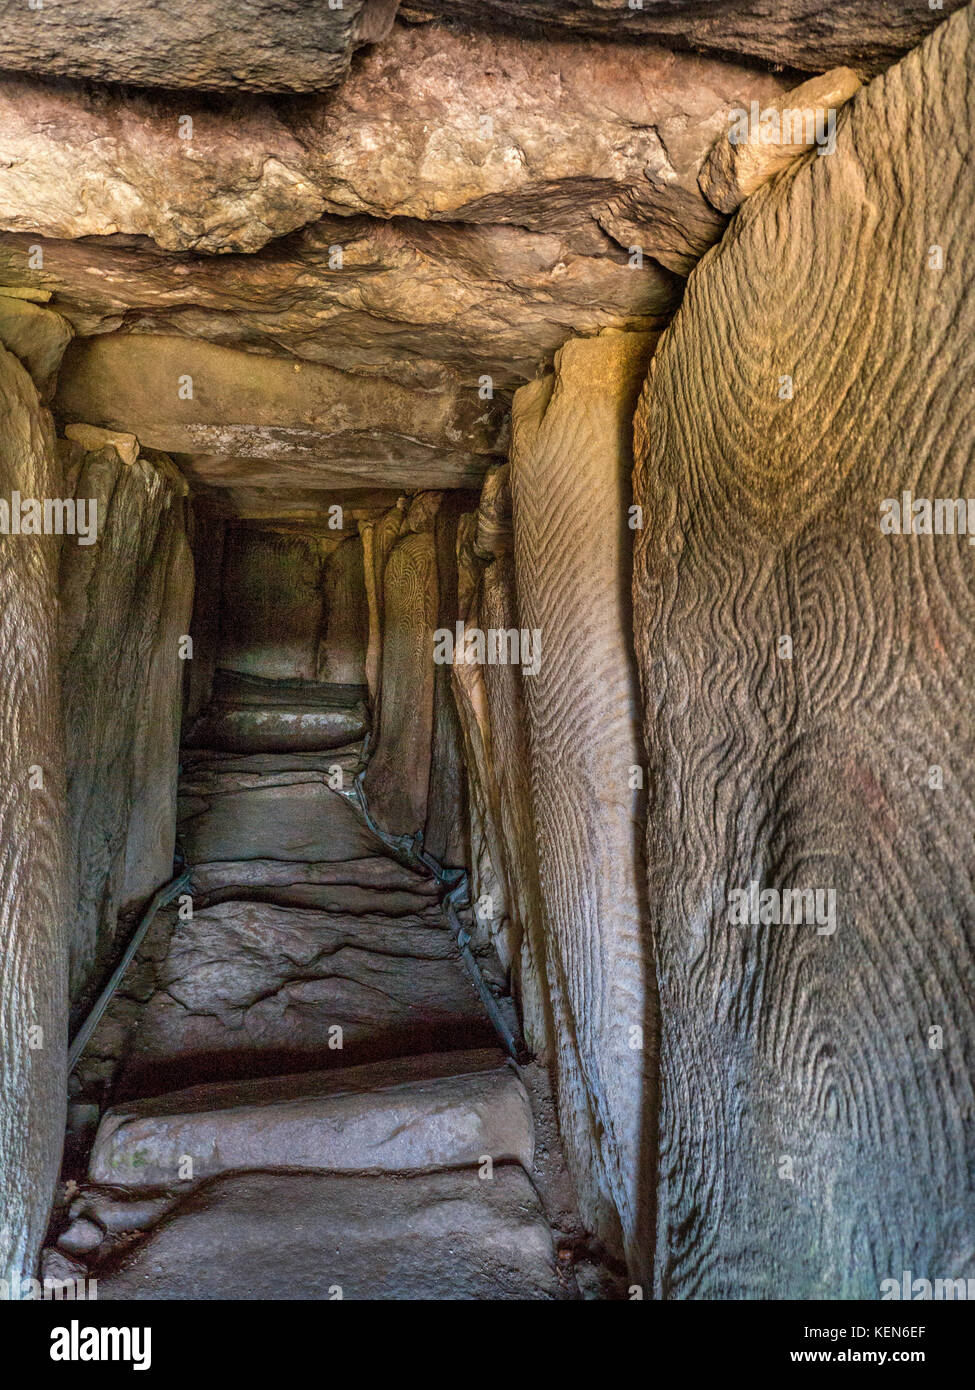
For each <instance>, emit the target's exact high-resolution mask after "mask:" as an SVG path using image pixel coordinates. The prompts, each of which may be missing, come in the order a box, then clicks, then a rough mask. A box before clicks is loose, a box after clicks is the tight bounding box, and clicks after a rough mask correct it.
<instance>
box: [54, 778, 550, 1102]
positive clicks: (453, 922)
mask: <svg viewBox="0 0 975 1390" xmlns="http://www.w3.org/2000/svg"><path fill="white" fill-rule="evenodd" d="M363 776H364V771H363V772H360V773H359V774H358V775H357V776H356V778H355V780H354V781H353V783H352V786H351V787H350V788H345V787H343V788H342V790H341V793H340V794H341V795H342V796H344V797H345V798H346V800H347V801H349V802H350V804H351V805H352V806H354V808H355V809H356V811H357V812H358V814H359V815H360V816H361V818H362V820H363V822H364V824H365V826H366V828H367V829H368V830H369V832H370V833H371V834H372V835H374V836H375V837H376V839H377V840H379V841H380V843H381V844H383V845H385V847H386V848H387V849H388V850H390V851H391V852H392V853H393V855H394V856H395V857H396V858H397V859H399V860H400V861H401V862H404V863H405V864H406V866H407V867H408V868H411V869H420V870H423V869H425V870H426V871H427V873H429V874H432V875H433V877H434V878H435V879H436V880H437V882H438V883H439V884H441V885H442V886H443V887H445V888H446V889H447V890H448V891H447V892H446V893H445V894H444V896H443V898H442V899H441V902H440V906H441V908H442V909H443V913H444V916H445V917H446V919H447V925H448V926H449V928H450V931H451V934H452V935H453V938H454V941H455V942H456V943H457V949H458V951H459V952H460V957H461V960H462V961H463V962H464V968H465V969H466V970H467V973H468V975H469V976H470V978H471V981H472V983H473V985H474V988H475V990H476V991H477V995H478V998H479V999H480V1001H481V1003H482V1004H483V1006H484V1011H485V1013H486V1014H487V1016H488V1018H489V1019H490V1020H491V1024H492V1026H493V1028H494V1031H495V1032H496V1033H497V1035H498V1037H499V1039H500V1040H501V1043H502V1044H503V1046H504V1050H505V1051H506V1052H507V1054H508V1056H509V1057H511V1058H512V1059H513V1060H514V1061H515V1062H518V1063H519V1064H520V1063H523V1062H526V1061H527V1060H528V1056H529V1053H528V1050H527V1048H526V1047H525V1044H524V1042H523V1041H522V1040H521V1038H520V1037H519V1036H518V1035H517V1033H516V1032H515V1030H514V1029H513V1028H512V1027H511V1025H510V1023H509V1022H508V1020H507V1019H506V1018H505V1016H504V1014H503V1013H502V1011H501V1008H500V1006H499V1004H498V1001H497V999H496V998H495V996H494V995H493V994H492V993H491V990H490V989H489V988H488V985H487V981H486V980H485V979H484V976H483V975H482V974H481V968H480V966H479V965H478V963H477V957H476V956H475V955H474V952H473V951H472V950H471V934H470V932H469V931H468V930H467V928H466V927H465V926H464V924H463V922H462V921H461V920H460V917H459V916H458V914H457V909H458V907H461V906H464V905H465V904H466V903H468V902H469V901H470V892H469V881H468V877H467V874H466V872H465V871H464V870H463V869H448V868H445V867H444V865H443V864H441V863H440V862H439V860H437V859H435V858H434V857H433V855H432V854H429V853H428V852H427V851H426V850H425V849H424V848H423V831H422V830H418V831H417V832H416V834H415V835H391V834H390V833H389V832H388V831H386V830H383V828H382V827H381V826H380V825H377V823H376V821H375V820H374V819H373V816H372V812H371V811H370V810H369V802H368V801H367V799H366V793H365V790H364V788H363V785H362V779H363ZM192 875H193V870H192V868H186V869H184V870H183V872H182V873H180V874H178V875H177V876H176V877H175V878H173V879H170V881H169V882H168V883H166V884H164V885H163V887H162V888H160V889H159V891H158V892H157V893H156V894H155V895H154V896H153V898H152V900H151V902H150V903H149V906H148V907H147V908H146V910H145V912H144V913H143V914H142V916H141V917H140V919H139V925H138V926H137V927H136V929H135V931H134V932H133V933H132V936H131V938H130V939H129V943H128V945H127V946H126V948H125V951H124V952H123V954H122V958H121V960H120V961H119V963H118V965H117V966H116V967H115V969H114V970H113V971H112V975H111V978H110V979H109V981H108V983H107V984H106V986H105V988H104V989H103V990H102V992H101V994H100V995H99V996H98V998H97V999H96V1000H95V1003H94V1004H93V1005H92V1007H91V1009H90V1011H89V1013H88V1015H87V1017H86V1018H85V1021H84V1023H82V1025H81V1027H80V1028H79V1029H78V1031H77V1033H76V1034H75V1036H74V1038H73V1039H72V1042H71V1046H70V1047H69V1048H68V1075H69V1076H70V1075H71V1073H72V1071H73V1070H74V1068H75V1066H76V1065H77V1062H78V1058H79V1057H80V1056H81V1054H82V1053H83V1052H84V1050H85V1048H86V1047H87V1046H88V1043H89V1042H90V1041H91V1036H92V1034H93V1033H94V1031H95V1029H96V1028H97V1027H98V1024H99V1022H100V1021H101V1017H102V1015H103V1014H104V1012H105V1010H106V1009H107V1008H108V1005H109V1003H110V1001H111V998H112V995H113V994H114V993H115V991H116V990H117V989H118V987H119V985H120V984H121V983H122V979H123V976H124V975H125V972H126V970H128V968H129V966H130V964H131V963H132V959H133V957H134V956H135V953H136V951H137V950H138V949H139V947H140V946H141V944H142V941H143V939H144V937H145V935H146V932H147V931H148V930H149V928H150V926H151V925H152V921H153V918H154V917H155V915H156V913H157V912H158V911H159V909H160V908H161V907H165V906H166V904H167V903H169V902H172V900H173V898H175V897H177V895H178V894H179V893H181V892H182V891H183V889H184V888H187V887H189V883H190V879H191V878H192Z"/></svg>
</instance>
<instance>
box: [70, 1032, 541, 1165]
mask: <svg viewBox="0 0 975 1390" xmlns="http://www.w3.org/2000/svg"><path fill="white" fill-rule="evenodd" d="M499 1063H500V1065H499ZM486 1068H487V1069H486ZM533 1153H534V1137H533V1120H532V1113H531V1106H530V1104H529V1101H528V1096H527V1093H526V1091H525V1088H524V1086H523V1085H522V1084H521V1082H520V1080H519V1079H518V1077H517V1076H516V1074H515V1072H514V1070H513V1069H512V1068H509V1067H506V1066H505V1065H504V1059H503V1056H501V1055H500V1054H499V1053H498V1052H497V1051H496V1050H494V1049H484V1050H483V1051H480V1052H461V1053H457V1052H451V1053H439V1054H435V1055H433V1056H425V1057H414V1058H405V1059H400V1060H397V1061H393V1062H380V1063H374V1064H372V1065H370V1066H364V1067H353V1068H348V1069H342V1070H339V1071H332V1072H317V1073H311V1074H306V1075H300V1076H285V1077H273V1078H268V1079H267V1080H262V1081H246V1082H231V1083H229V1084H224V1085H216V1086H194V1087H192V1088H190V1089H189V1090H185V1091H179V1092H177V1093H176V1094H174V1095H165V1096H158V1097H157V1098H155V1099H154V1100H141V1101H134V1102H131V1103H129V1104H127V1105H121V1106H116V1107H115V1108H114V1109H112V1110H109V1111H108V1112H107V1113H106V1114H105V1115H104V1116H103V1118H102V1121H101V1124H100V1126H99V1129H98V1135H97V1138H96V1140H95V1145H94V1148H93V1150H92V1155H91V1161H90V1165H89V1173H88V1176H89V1180H90V1181H91V1182H93V1183H102V1184H105V1185H107V1186H112V1187H126V1188H142V1189H151V1188H162V1187H171V1186H172V1185H174V1184H176V1183H178V1182H179V1181H181V1180H182V1181H186V1180H188V1179H191V1180H199V1179H202V1178H211V1177H216V1176H217V1175H218V1174H220V1173H228V1172H242V1171H246V1170H248V1169H260V1170H261V1171H264V1172H273V1171H281V1170H288V1169H291V1170H295V1169H303V1170H306V1171H319V1172H360V1173H378V1172H409V1171H415V1172H419V1171H423V1170H429V1169H437V1168H460V1167H468V1166H471V1165H476V1164H478V1163H480V1162H482V1161H483V1158H484V1156H485V1155H489V1156H490V1157H491V1159H492V1160H493V1162H494V1163H496V1164H500V1163H508V1162H515V1163H520V1164H521V1165H522V1167H524V1168H526V1169H530V1168H531V1164H532V1158H533ZM187 1160H191V1164H192V1166H191V1167H190V1166H189V1165H188V1163H187Z"/></svg>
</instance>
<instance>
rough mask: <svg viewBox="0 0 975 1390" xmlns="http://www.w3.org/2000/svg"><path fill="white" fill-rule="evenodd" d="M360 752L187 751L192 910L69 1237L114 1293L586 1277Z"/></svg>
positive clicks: (300, 1290)
mask: <svg viewBox="0 0 975 1390" xmlns="http://www.w3.org/2000/svg"><path fill="white" fill-rule="evenodd" d="M356 753H357V749H354V748H349V747H346V748H343V749H341V750H338V751H337V752H335V751H332V752H329V751H325V752H324V753H320V754H317V755H316V754H309V753H303V752H300V751H298V752H294V753H291V754H277V755H272V754H243V755H241V754H226V753H223V752H220V751H218V750H212V749H210V750H199V751H196V752H191V751H189V750H187V752H186V753H185V755H184V756H185V768H184V773H183V777H182V780H181V786H180V793H181V797H180V806H181V828H182V831H183V835H184V842H185V844H186V846H187V848H188V849H189V850H190V851H191V857H192V858H193V860H194V863H195V872H194V878H193V884H192V890H193V911H192V916H191V917H188V918H186V917H185V914H184V915H181V913H180V909H179V907H178V906H174V907H172V908H170V909H167V910H165V911H164V913H163V914H161V916H160V917H159V918H158V919H157V923H156V926H155V929H154V930H153V932H152V934H151V936H150V938H148V939H147V941H146V943H145V946H144V949H143V951H142V952H141V954H140V956H139V957H138V959H137V961H136V963H135V964H134V966H133V969H132V971H131V972H130V978H129V979H128V980H127V981H126V983H125V985H124V986H123V989H122V992H121V994H120V995H119V996H117V998H116V1001H115V1002H114V1004H113V1006H112V1008H111V1009H110V1011H109V1013H108V1014H107V1015H106V1017H105V1018H104V1019H103V1021H102V1024H101V1026H100V1028H99V1031H98V1032H97V1033H96V1035H95V1038H94V1041H93V1043H92V1046H91V1048H90V1049H89V1055H88V1057H87V1058H86V1060H85V1062H84V1063H83V1065H82V1068H81V1075H82V1077H83V1080H84V1082H85V1084H87V1085H88V1086H89V1087H90V1088H94V1090H96V1091H97V1090H98V1089H99V1087H101V1088H104V1086H105V1085H106V1084H107V1083H108V1082H109V1079H111V1085H112V1093H113V1096H114V1098H115V1103H114V1104H113V1105H112V1106H111V1107H110V1108H109V1109H108V1110H107V1111H106V1112H105V1113H104V1115H103V1116H102V1119H101V1122H100V1124H99V1126H98V1131H97V1136H96V1137H95V1141H94V1146H93V1148H92V1151H91V1157H90V1161H89V1166H88V1174H87V1180H86V1181H85V1182H84V1183H83V1184H82V1187H81V1190H80V1194H79V1195H77V1196H76V1197H75V1199H74V1201H73V1204H72V1206H71V1209H70V1212H69V1213H68V1214H67V1226H66V1228H65V1229H64V1230H63V1231H62V1233H61V1236H60V1240H59V1243H58V1246H57V1248H56V1250H53V1251H49V1252H48V1255H47V1265H48V1267H49V1268H51V1269H55V1270H57V1269H60V1270H62V1271H63V1270H64V1269H65V1267H66V1265H65V1261H69V1260H70V1261H74V1262H76V1263H77V1262H81V1261H83V1262H84V1266H85V1268H86V1269H87V1271H88V1273H89V1274H90V1275H93V1276H94V1277H96V1278H97V1280H98V1291H99V1297H100V1298H103V1299H116V1298H124V1299H130V1298H205V1299H214V1298H253V1299H267V1298H322V1299H327V1298H335V1297H339V1296H341V1297H343V1298H361V1299H376V1298H422V1297H429V1298H447V1299H450V1298H476V1299H483V1298H489V1299H498V1298H500V1299H515V1298H517V1299H524V1298H529V1299H555V1298H564V1297H568V1296H571V1295H572V1293H573V1286H572V1285H570V1284H569V1283H568V1282H567V1281H566V1280H565V1279H564V1278H561V1277H560V1275H559V1273H558V1268H557V1261H556V1247H555V1241H554V1238H553V1233H552V1230H551V1228H550V1225H549V1220H548V1217H547V1215H546V1211H545V1208H544V1207H543V1204H542V1202H541V1200H540V1198H539V1195H538V1192H537V1191H536V1189H535V1186H534V1185H533V1181H532V1175H533V1174H534V1173H535V1121H534V1116H533V1111H532V1104H531V1102H530V1100H529V1094H528V1091H527V1090H526V1086H525V1084H524V1082H523V1080H522V1079H521V1076H520V1075H519V1070H518V1068H516V1067H515V1066H514V1065H513V1064H512V1063H511V1062H510V1061H509V1060H508V1059H507V1058H506V1056H505V1054H504V1052H503V1051H501V1050H500V1049H499V1047H498V1045H497V1038H496V1037H495V1034H494V1032H493V1029H492V1027H491V1024H490V1022H489V1020H488V1018H487V1015H486V1014H485V1012H484V1010H483V1008H482V1006H481V1004H480V1001H479V999H478V997H477V995H476V992H475V990H474V988H473V986H472V983H471V981H470V979H469V978H468V976H467V975H466V973H465V971H464V968H463V965H462V964H461V961H460V957H459V954H458V950H457V946H456V944H455V941H454V937H453V935H452V932H451V931H450V929H449V927H448V925H447V924H446V921H445V918H444V916H443V913H442V911H441V909H440V905H439V896H440V893H439V890H438V888H437V886H436V881H435V880H434V879H433V878H432V877H430V876H428V875H422V874H420V873H418V872H416V871H414V870H413V869H410V868H408V867H405V866H404V865H402V864H400V863H397V862H396V861H395V860H394V859H391V858H389V857H387V856H386V855H385V854H384V853H383V852H382V849H383V847H382V845H381V844H380V843H379V842H378V841H377V840H376V838H375V837H374V836H372V835H370V834H369V833H368V832H367V831H366V830H365V828H364V826H363V824H362V821H361V819H359V818H358V817H357V816H356V815H355V813H354V812H353V810H352V809H351V807H350V803H349V802H348V800H346V798H345V797H343V796H342V795H341V794H340V793H339V792H338V791H335V790H332V789H330V788H329V786H328V785H327V780H326V779H327V776H328V771H327V770H328V768H329V767H334V766H335V763H336V758H338V759H339V760H340V762H341V764H342V765H343V766H344V767H345V768H346V769H347V770H348V771H349V773H350V774H351V773H354V772H355V771H357V770H358V763H357V760H356ZM483 964H484V968H485V970H486V971H487V972H488V973H489V974H490V972H491V969H492V967H491V963H490V961H489V960H488V959H486V958H485V959H484V962H483ZM494 972H495V973H494V978H495V980H496V983H497V985H498V986H499V987H500V985H501V983H502V982H501V980H500V978H499V977H498V975H497V967H494ZM71 1267H72V1268H73V1267H74V1266H73V1265H72V1266H71ZM339 1291H340V1292H339Z"/></svg>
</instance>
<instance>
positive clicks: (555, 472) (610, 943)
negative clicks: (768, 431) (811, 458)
mask: <svg viewBox="0 0 975 1390" xmlns="http://www.w3.org/2000/svg"><path fill="white" fill-rule="evenodd" d="M652 345H653V339H652V338H648V337H646V336H644V335H625V334H608V335H606V336H604V337H600V338H595V339H589V340H585V341H576V342H572V343H569V344H568V345H567V346H566V347H564V348H563V349H562V351H561V352H560V353H559V354H558V356H557V358H556V372H555V375H554V378H553V377H548V378H543V379H542V380H541V381H539V382H538V383H536V384H533V385H531V386H526V387H522V389H521V390H520V391H519V392H518V393H517V394H516V396H515V401H514V412H513V414H514V423H513V441H512V451H511V492H512V501H513V517H514V540H515V552H514V553H515V571H516V576H517V596H518V610H519V615H520V619H521V622H520V627H521V628H522V629H528V630H529V631H531V632H533V633H534V634H535V641H536V643H538V644H540V645H539V648H538V651H537V654H536V661H535V663H534V664H535V666H536V668H537V669H536V670H534V671H533V672H531V674H526V676H525V681H524V698H525V708H526V712H527V716H528V719H527V723H528V740H527V742H528V752H529V763H530V786H531V804H532V813H533V818H534V827H535V836H536V842H537V854H538V880H539V887H540V890H541V898H542V917H543V922H544V933H545V951H546V961H545V969H546V980H547V981H548V982H550V983H549V994H550V997H553V998H557V999H558V1006H557V1008H558V1009H559V1010H560V1012H557V1013H556V1017H555V1030H556V1038H557V1046H558V1058H557V1063H556V1065H557V1068H558V1073H559V1077H560V1103H561V1105H562V1107H563V1129H564V1131H565V1133H566V1135H567V1138H568V1144H569V1155H570V1161H571V1162H572V1163H573V1166H574V1172H575V1175H576V1180H577V1183H578V1184H579V1186H580V1191H581V1201H582V1203H583V1210H584V1212H585V1214H586V1216H587V1217H588V1219H589V1220H590V1221H591V1222H592V1223H593V1225H594V1227H595V1229H597V1230H600V1231H602V1232H603V1233H604V1234H605V1235H606V1237H607V1238H610V1239H611V1238H612V1237H613V1235H614V1225H615V1222H616V1221H618V1222H619V1223H620V1225H621V1226H622V1232H623V1242H624V1245H625V1247H626V1250H627V1253H628V1255H629V1258H630V1262H631V1265H632V1267H633V1268H634V1269H635V1270H641V1271H644V1272H645V1270H646V1268H647V1264H648V1262H647V1261H646V1259H645V1258H642V1257H641V1251H640V1245H641V1241H642V1240H645V1239H646V1237H647V1235H648V1233H649V1229H650V1228H649V1215H650V1208H649V1192H648V1186H647V1183H648V1177H649V1174H648V1170H647V1164H648V1158H649V1155H650V1153H651V1151H652V1146H653V1134H654V1127H655V1106H656V1095H655V1078H654V1070H655V1061H656V1029H657V1019H656V1007H655V996H654V984H653V973H652V967H651V963H650V958H649V954H650V948H649V935H648V914H647V907H646V896H645V889H644V886H643V870H642V866H641V863H640V846H639V826H640V824H641V821H642V819H643V814H642V801H643V798H642V795H641V792H640V790H639V789H638V788H637V786H636V785H635V784H636V782H637V780H639V781H640V783H641V784H642V778H639V779H637V778H636V777H635V776H634V773H635V772H639V770H640V768H641V765H642V761H643V759H642V755H641V751H640V746H639V734H638V719H639V715H638V709H639V703H638V695H637V690H636V670H635V661H634V658H633V656H632V652H631V648H630V632H631V610H630V603H629V597H628V588H629V575H630V545H629V534H630V533H629V531H628V528H627V520H628V507H629V505H630V469H631V466H632V452H631V447H630V421H631V419H632V414H633V408H634V405H635V402H636V397H637V394H638V391H639V387H640V383H641V382H642V380H643V376H644V374H645V372H646V368H647V363H648V360H649V356H650V352H651V350H652ZM567 460H571V467H570V468H567V467H566V462H567ZM523 670H524V667H523ZM551 982H554V984H553V983H551ZM560 1013H561V1016H560Z"/></svg>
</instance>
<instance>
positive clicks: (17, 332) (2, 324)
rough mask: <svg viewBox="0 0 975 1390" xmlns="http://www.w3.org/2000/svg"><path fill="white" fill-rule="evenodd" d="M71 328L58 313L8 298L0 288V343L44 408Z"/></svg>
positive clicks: (28, 302)
mask: <svg viewBox="0 0 975 1390" xmlns="http://www.w3.org/2000/svg"><path fill="white" fill-rule="evenodd" d="M70 341H71V326H70V324H68V323H67V322H66V321H65V320H64V319H63V318H62V317H61V315H60V314H55V313H53V312H52V310H50V309H44V308H41V307H40V305H38V304H32V303H31V302H30V300H27V299H20V298H16V297H12V296H11V295H10V294H5V293H4V292H3V290H2V289H0V342H2V343H3V345H4V347H5V348H6V349H7V351H8V352H12V353H13V355H14V357H16V358H17V359H18V361H19V362H20V364H21V366H23V367H24V369H25V370H26V371H27V373H28V375H29V376H30V378H31V380H32V381H33V382H34V385H35V387H36V388H37V391H38V394H39V395H40V398H41V400H42V401H43V402H44V404H45V405H49V404H50V401H51V396H52V395H53V394H54V387H55V384H56V381H57V372H58V368H59V367H60V365H61V358H62V357H63V356H64V350H65V348H66V347H67V346H68V343H69V342H70Z"/></svg>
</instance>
